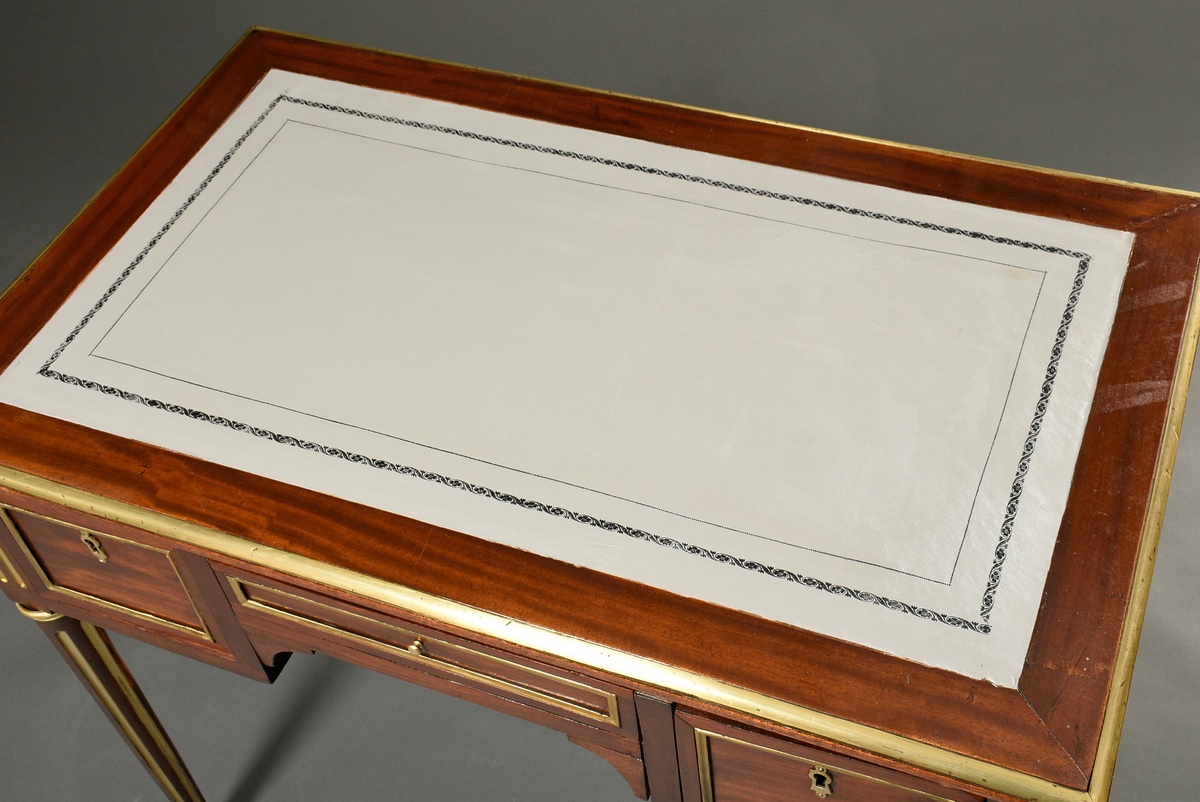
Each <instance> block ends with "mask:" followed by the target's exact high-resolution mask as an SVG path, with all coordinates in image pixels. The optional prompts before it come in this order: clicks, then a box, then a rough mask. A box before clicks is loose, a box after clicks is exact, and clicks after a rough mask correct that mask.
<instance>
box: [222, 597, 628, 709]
mask: <svg viewBox="0 0 1200 802" xmlns="http://www.w3.org/2000/svg"><path fill="white" fill-rule="evenodd" d="M226 579H228V580H229V584H230V585H231V586H232V587H233V592H234V595H235V596H236V597H237V600H238V603H239V604H241V605H242V606H243V607H246V608H247V609H250V610H257V611H259V612H261V613H264V614H266V615H271V616H275V617H276V618H282V619H284V620H285V621H291V622H293V623H295V624H299V625H301V626H303V627H307V628H309V629H315V630H317V631H318V632H323V633H326V634H332V635H334V636H336V637H341V638H345V639H347V640H350V641H353V642H354V643H357V644H359V645H362V646H366V647H368V648H373V649H378V650H381V651H385V652H387V653H388V654H391V655H395V656H398V657H402V658H404V659H405V660H407V661H409V662H412V663H417V664H418V665H427V666H430V667H431V668H433V669H435V670H437V671H441V672H444V673H448V674H453V675H454V676H457V677H462V678H463V679H468V680H471V681H473V682H479V683H482V684H484V685H487V686H489V687H492V688H496V689H498V690H503V691H508V692H509V693H513V694H516V695H518V696H521V697H523V698H526V699H531V700H533V701H536V702H541V703H542V704H545V705H548V706H550V707H555V708H558V709H559V710H565V711H567V712H569V713H573V714H575V715H582V716H586V717H587V718H590V719H592V720H594V721H601V722H604V723H607V724H611V725H612V726H614V727H620V726H621V719H620V709H619V706H618V704H617V696H616V694H614V693H612V692H610V691H605V690H601V689H599V688H593V687H592V686H590V685H585V684H584V683H582V682H576V681H574V680H571V679H567V678H565V677H560V676H557V675H556V674H550V673H548V672H545V671H539V670H538V669H536V668H530V667H529V666H524V665H521V664H520V663H514V662H512V661H511V660H505V659H503V658H500V657H495V656H493V655H490V654H484V653H482V652H477V651H474V650H473V649H468V648H466V647H463V646H458V645H456V644H453V643H447V642H446V641H443V640H439V639H437V638H431V637H429V636H426V635H422V634H420V633H417V632H411V631H409V630H407V629H402V628H401V627H396V626H392V625H391V624H388V623H386V622H384V621H376V620H375V619H372V618H367V617H365V616H361V615H357V614H355V613H352V612H349V611H348V610H339V609H338V608H336V607H330V606H328V605H325V604H321V603H320V602H316V601H312V600H311V599H305V598H302V597H300V596H294V595H293V594H291V593H287V592H285V591H282V590H279V589H277V588H270V587H266V586H264V585H258V584H256V583H254V582H247V581H245V580H242V579H238V578H237V577H232V576H226ZM247 585H248V586H250V587H254V588H259V589H260V590H264V591H267V592H268V593H276V594H279V595H280V596H286V597H288V598H292V599H296V600H297V601H300V602H304V603H307V604H311V605H313V606H315V607H320V608H322V609H325V610H330V611H331V612H334V613H338V614H341V615H345V616H348V617H350V618H355V619H358V620H360V621H365V622H368V623H372V624H375V625H376V626H381V627H385V628H387V629H390V630H392V631H394V632H399V633H402V635H403V636H404V637H402V638H401V639H402V640H407V639H409V638H411V639H414V640H419V641H420V642H422V643H436V644H437V645H438V646H439V647H442V648H445V649H451V650H455V651H459V652H464V653H466V654H469V655H471V656H473V657H476V658H482V659H484V660H488V661H491V662H493V663H497V664H499V665H502V666H508V667H512V668H515V669H518V670H519V671H522V672H525V673H528V674H532V675H536V676H539V677H546V678H548V679H550V680H552V681H554V682H558V683H561V684H563V685H567V686H570V687H573V688H575V689H577V690H581V691H584V692H586V693H590V694H595V695H596V696H598V697H600V699H601V700H602V701H603V702H604V707H605V711H604V712H601V711H598V710H593V709H592V708H588V707H584V706H582V705H579V704H575V703H573V702H571V701H569V700H566V699H561V698H559V697H556V696H554V695H552V694H550V693H547V692H546V691H541V690H538V689H537V688H530V687H526V686H524V685H519V684H517V683H515V682H512V681H510V680H506V679H502V678H500V677H493V676H491V675H489V674H484V673H482V672H480V671H476V670H474V669H471V668H467V667H466V666H460V665H457V664H455V663H448V662H445V661H443V660H439V659H438V658H436V657H431V656H426V655H423V654H414V653H412V652H410V651H408V649H406V648H405V647H403V646H399V645H396V644H392V643H388V642H386V641H381V640H378V639H377V638H372V637H370V636H369V635H361V634H359V633H357V632H351V631H349V630H345V629H342V628H340V627H338V626H336V625H334V624H330V623H326V622H324V621H319V620H317V619H315V618H310V617H308V616H306V615H304V614H303V613H300V612H297V611H294V610H288V609H286V608H283V607H276V606H274V605H271V604H268V603H267V602H263V601H259V600H257V599H251V598H250V597H249V596H247V595H246V591H245V587H246V586H247Z"/></svg>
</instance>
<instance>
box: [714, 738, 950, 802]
mask: <svg viewBox="0 0 1200 802" xmlns="http://www.w3.org/2000/svg"><path fill="white" fill-rule="evenodd" d="M695 733H696V759H697V762H698V763H699V765H700V800H701V802H716V797H715V791H714V789H713V773H712V754H711V752H709V746H708V742H709V741H710V740H712V739H714V738H715V739H718V740H722V741H729V742H730V743H734V744H740V745H741V746H748V747H750V748H751V749H758V750H760V751H763V752H767V753H769V754H772V755H779V756H780V757H785V758H787V759H788V760H794V761H796V762H797V763H800V764H802V765H806V766H816V765H819V764H818V763H815V762H814V761H811V760H809V759H808V758H805V757H800V756H799V755H793V754H790V753H788V752H781V751H780V750H778V749H772V748H771V747H769V746H761V745H759V744H755V743H750V742H749V741H743V740H742V739H740V738H734V737H731V736H729V735H722V734H721V733H719V732H712V731H711V730H703V729H700V728H699V727H697V728H696V731H695ZM823 765H827V766H828V765H832V764H823ZM829 773H830V774H832V775H833V776H834V787H833V790H832V793H830V796H837V779H836V778H837V777H838V776H839V775H842V774H849V775H850V776H852V777H858V778H860V779H863V780H869V781H870V782H873V783H878V784H879V785H885V786H887V787H888V788H899V789H900V790H901V791H905V792H907V793H910V794H916V795H918V796H923V797H925V798H926V799H932V800H935V802H954V801H953V800H951V799H947V798H946V797H944V796H938V795H937V794H930V793H926V792H925V791H918V790H917V789H916V788H910V787H909V786H907V785H897V784H896V783H894V782H889V781H888V780H881V779H880V778H878V777H872V776H871V775H869V774H863V773H862V772H858V771H853V770H851V769H845V768H840V767H833V768H831V769H830V770H829Z"/></svg>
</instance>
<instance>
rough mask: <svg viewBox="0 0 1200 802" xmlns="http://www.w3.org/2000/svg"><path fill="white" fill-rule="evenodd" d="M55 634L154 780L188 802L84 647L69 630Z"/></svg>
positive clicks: (169, 794) (176, 799)
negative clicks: (89, 660)
mask: <svg viewBox="0 0 1200 802" xmlns="http://www.w3.org/2000/svg"><path fill="white" fill-rule="evenodd" d="M54 635H55V637H57V638H58V642H59V643H60V644H62V647H63V649H64V650H65V651H66V652H67V654H68V655H69V656H70V658H71V661H72V662H74V663H75V666H76V667H77V668H78V669H79V671H80V673H81V674H83V676H84V677H85V678H86V679H87V682H88V684H89V685H90V686H91V688H92V690H93V691H94V692H95V693H96V695H97V696H98V697H100V702H101V704H103V705H104V708H105V709H106V710H107V711H108V713H109V715H110V716H112V717H113V719H114V720H115V721H116V722H117V726H118V727H120V728H121V732H123V733H124V734H125V738H126V739H127V740H128V741H129V743H130V744H131V745H132V746H133V747H134V749H136V750H137V752H138V754H139V755H141V758H142V760H144V761H145V762H146V765H147V766H148V767H149V768H150V773H151V774H153V775H154V778H155V779H156V780H158V784H159V785H160V786H161V787H162V789H163V790H164V791H165V792H166V794H167V796H169V797H171V799H173V800H175V802H189V800H187V799H184V798H183V797H182V796H180V795H179V792H178V791H177V790H176V789H175V787H174V786H173V785H171V781H170V779H169V778H168V777H167V774H166V772H165V771H163V767H162V766H160V765H159V764H158V761H156V760H155V759H154V754H153V753H152V752H151V751H150V748H149V747H148V746H146V742H145V741H143V740H142V739H141V737H140V736H139V735H138V732H137V730H135V729H134V727H133V724H132V723H131V722H130V721H129V718H128V717H127V716H126V715H125V713H124V712H123V711H122V710H121V708H120V706H119V705H118V704H117V700H116V699H114V698H113V696H112V694H111V693H110V692H109V690H108V688H107V687H105V685H104V681H103V680H101V679H100V675H99V674H97V673H96V670H95V669H94V668H93V667H92V666H91V664H90V663H88V661H87V658H86V657H85V656H84V654H83V651H82V650H81V649H80V648H79V645H78V644H77V643H75V640H74V639H73V638H72V637H71V633H69V632H65V631H61V630H60V631H58V632H55V633H54Z"/></svg>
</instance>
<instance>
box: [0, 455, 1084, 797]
mask: <svg viewBox="0 0 1200 802" xmlns="http://www.w3.org/2000/svg"><path fill="white" fill-rule="evenodd" d="M0 485H2V486H4V487H7V488H10V489H12V490H15V491H17V492H20V493H25V494H27V495H31V496H35V497H37V498H40V499H42V500H44V501H49V502H52V503H55V504H60V505H63V506H66V507H70V508H71V509H74V510H77V511H79V512H83V513H86V514H89V515H95V516H96V517H98V518H104V519H107V520H111V521H116V522H117V523H122V524H125V525H127V526H132V527H134V528H137V529H144V530H147V531H149V532H153V533H154V534H157V535H161V536H163V537H167V538H171V539H173V540H177V541H179V542H181V543H185V544H188V545H191V546H193V547H196V548H200V549H204V550H207V551H211V552H215V553H218V554H221V555H223V556H225V557H228V558H230V559H234V560H239V561H242V562H246V563H249V564H251V565H260V566H263V567H265V568H269V569H271V570H275V571H279V572H280V573H284V574H289V575H291V576H294V577H298V578H300V579H304V580H307V581H310V582H315V583H317V584H321V585H327V586H330V587H332V588H335V589H337V590H340V591H343V592H346V593H351V594H354V595H358V596H363V597H366V598H368V599H371V600H374V601H377V602H380V603H382V604H386V605H388V606H391V607H396V608H399V609H402V610H407V611H409V612H412V613H414V614H416V615H420V616H423V617H425V618H430V619H432V620H434V621H439V622H442V623H444V624H446V625H448V626H452V627H455V628H459V629H464V630H467V631H472V632H478V633H480V634H481V635H483V636H485V637H490V638H495V639H496V640H499V641H501V642H510V643H514V644H516V645H518V646H521V647H524V648H527V649H531V650H533V651H537V652H542V653H545V654H549V655H552V656H554V657H557V658H560V659H563V660H566V661H567V662H574V663H579V664H582V665H584V666H588V667H591V668H595V669H598V670H600V671H604V672H607V673H610V674H614V675H616V676H621V677H626V678H628V679H631V680H634V681H636V682H640V683H644V684H646V685H652V686H656V687H659V688H665V689H667V690H670V691H672V692H674V693H677V694H680V695H681V696H687V697H692V698H695V699H700V700H703V701H706V702H710V703H712V704H716V705H719V706H722V707H726V708H729V709H731V710H736V711H738V712H741V713H746V714H749V715H752V716H757V717H760V718H764V719H767V720H768V721H773V722H776V723H778V724H781V725H783V726H786V727H792V728H795V729H798V730H802V731H804V732H808V733H811V734H813V735H817V736H819V737H822V738H828V739H830V740H833V741H838V742H840V743H845V744H848V745H851V746H854V747H856V748H858V749H862V750H863V751H866V752H872V753H874V754H877V755H880V756H882V757H886V758H890V759H892V760H897V761H900V762H903V763H910V764H913V765H915V766H918V767H920V768H922V769H925V770H927V771H931V772H933V773H935V774H942V775H945V776H947V777H951V778H953V779H955V780H959V781H961V782H965V783H968V784H971V785H977V786H980V787H983V788H986V789H989V790H993V791H998V792H1000V793H1004V794H1009V795H1011V796H1017V797H1022V798H1024V799H1028V800H1031V801H1032V802H1091V798H1090V796H1089V795H1088V793H1087V792H1085V791H1080V790H1077V789H1074V788H1067V787H1065V786H1061V785H1059V784H1057V783H1053V782H1050V781H1048V780H1044V779H1041V778H1039V777H1033V776H1030V775H1028V774H1024V773H1022V772H1020V771H1016V770H1015V769H1010V768H1005V767H1003V766H997V765H994V764H992V763H987V762H986V761H983V760H979V759H977V758H972V757H968V756H965V755H960V754H958V753H955V752H951V751H950V750H948V749H944V748H941V747H937V746H933V745H931V744H926V743H923V742H921V741H916V740H914V739H911V738H906V737H904V736H901V735H896V734H894V733H890V732H886V731H884V730H880V729H876V728H874V727H869V726H866V725H863V724H858V723H856V722H852V721H847V720H845V719H840V718H838V717H836V716H832V715H829V714H827V713H821V712H819V711H816V710H810V709H808V708H804V707H801V706H799V705H796V704H793V703H791V702H785V701H782V700H780V699H775V698H773V697H770V696H767V695H765V694H762V693H758V692H756V691H751V690H748V689H746V688H741V687H738V686H736V685H733V684H731V683H726V682H721V681H718V680H714V679H712V678H709V677H705V676H703V675H701V674H696V673H694V672H690V671H686V670H683V669H680V668H676V667H673V666H669V665H665V664H663V663H659V662H656V661H653V660H649V659H647V658H644V657H638V656H636V655H632V654H626V653H623V652H619V651H617V650H615V649H611V648H608V647H605V646H602V645H600V644H596V643H590V642H588V641H584V640H581V639H579V638H575V637H572V636H569V635H564V634H561V633H558V632H553V631H551V630H547V629H542V628H540V627H535V626H533V625H531V624H526V623H524V622H521V621H515V620H513V619H510V618H506V617H504V616H501V615H497V614H495V613H489V612H486V611H484V610H479V609H476V608H474V607H469V606H467V605H465V604H461V603H458V602H453V601H450V600H447V599H441V598H438V597H436V596H431V595H429V594H426V593H421V592H420V591H416V590H412V589H411V588H406V587H404V586H402V585H397V584H393V583H391V582H387V581H385V580H381V579H377V578H374V577H370V576H367V575H365V574H359V573H356V572H354V571H350V570H347V569H345V568H337V567H334V566H331V565H327V564H325V563H322V562H320V561H318V560H314V559H311V558H308V557H302V556H299V555H296V554H290V553H288V552H285V551H282V550H279V549H275V548H272V547H270V546H263V545H257V544H254V543H252V542H250V541H247V540H244V539H242V538H239V537H235V536H233V535H229V534H226V533H224V532H219V531H216V530H213V529H208V528H206V527H203V526H200V525H198V524H194V523H190V522H187V521H182V520H179V519H176V518H172V517H170V516H168V515H164V514H162V513H159V512H154V511H152V510H146V509H142V508H139V507H135V506H133V505H132V504H126V503H124V502H120V501H116V500H113V499H107V498H104V497H102V496H98V495H95V494H93V493H89V492H87V491H84V490H79V489H76V488H71V487H68V486H66V485H61V484H58V483H57V482H52V481H49V480H46V479H41V478H39V477H36V476H32V475H30V474H27V473H23V472H21V471H17V470H14V469H12V468H8V467H5V466H0Z"/></svg>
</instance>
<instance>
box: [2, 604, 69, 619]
mask: <svg viewBox="0 0 1200 802" xmlns="http://www.w3.org/2000/svg"><path fill="white" fill-rule="evenodd" d="M14 604H16V602H14ZM17 612H19V613H20V614H21V615H23V616H25V617H26V618H28V619H29V620H31V621H37V622H38V623H39V624H48V623H50V622H51V621H57V620H58V619H60V618H62V617H63V614H62V613H52V612H50V611H49V610H35V609H33V608H32V607H26V606H25V605H23V604H17Z"/></svg>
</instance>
